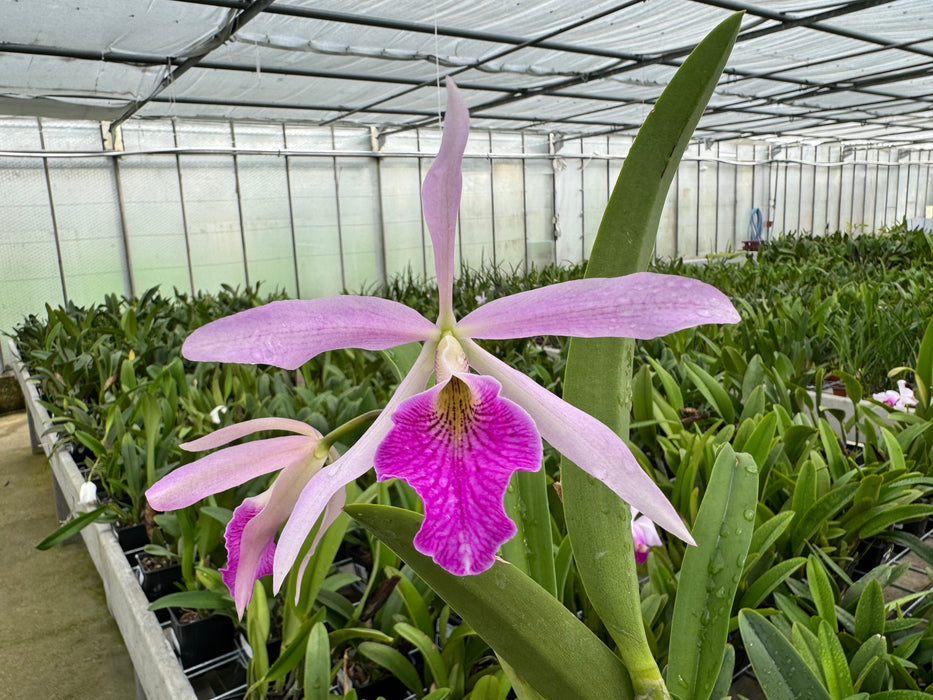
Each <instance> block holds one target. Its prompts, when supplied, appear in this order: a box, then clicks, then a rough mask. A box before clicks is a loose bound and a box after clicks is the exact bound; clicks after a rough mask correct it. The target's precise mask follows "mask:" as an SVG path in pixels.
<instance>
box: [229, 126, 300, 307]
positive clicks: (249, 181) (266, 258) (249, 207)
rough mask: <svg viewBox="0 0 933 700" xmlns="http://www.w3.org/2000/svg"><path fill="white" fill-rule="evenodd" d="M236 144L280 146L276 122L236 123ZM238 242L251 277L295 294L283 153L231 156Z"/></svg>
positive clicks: (282, 135) (291, 238)
mask: <svg viewBox="0 0 933 700" xmlns="http://www.w3.org/2000/svg"><path fill="white" fill-rule="evenodd" d="M233 135H234V140H235V143H236V146H237V147H238V148H245V149H250V148H284V147H285V142H284V134H283V132H282V127H281V126H280V125H277V124H252V123H247V124H237V125H235V128H234V134H233ZM234 164H235V166H236V182H237V187H238V190H239V195H240V196H239V204H240V216H241V219H242V222H243V223H242V225H243V245H244V248H245V250H246V261H247V274H248V276H249V279H250V281H251V282H253V281H258V280H275V286H277V287H279V288H281V289H283V290H284V291H286V292H288V294H289V295H290V296H296V295H297V293H298V289H297V283H298V282H297V275H296V271H295V249H294V246H295V241H294V237H293V232H292V211H291V201H290V199H289V192H288V171H287V168H286V163H285V161H284V159H282V158H280V157H278V156H274V155H268V156H267V155H248V154H247V155H238V156H236V159H235V162H234Z"/></svg>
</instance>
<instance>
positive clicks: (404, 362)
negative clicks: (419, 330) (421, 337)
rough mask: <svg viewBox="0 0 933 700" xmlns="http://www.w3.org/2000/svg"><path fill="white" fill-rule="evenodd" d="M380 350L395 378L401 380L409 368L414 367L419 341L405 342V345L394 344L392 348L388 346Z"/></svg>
mask: <svg viewBox="0 0 933 700" xmlns="http://www.w3.org/2000/svg"><path fill="white" fill-rule="evenodd" d="M381 352H382V356H383V357H384V358H385V360H386V362H388V363H389V367H391V368H392V372H393V373H394V374H395V378H396V379H398V380H399V381H402V380H403V379H404V378H405V377H406V376H407V375H408V372H409V371H410V370H411V368H412V367H414V365H415V360H417V359H418V355H420V354H421V343H418V342H415V343H406V344H405V345H396V346H395V347H394V348H388V349H387V350H382V351H381Z"/></svg>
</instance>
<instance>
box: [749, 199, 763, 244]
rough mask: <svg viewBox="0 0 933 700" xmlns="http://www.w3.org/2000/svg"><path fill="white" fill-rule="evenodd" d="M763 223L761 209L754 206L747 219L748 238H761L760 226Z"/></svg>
mask: <svg viewBox="0 0 933 700" xmlns="http://www.w3.org/2000/svg"><path fill="white" fill-rule="evenodd" d="M763 224H764V218H763V217H762V215H761V209H759V208H758V207H755V208H754V209H752V214H751V216H750V217H749V219H748V238H749V240H752V241H760V240H761V227H762V225H763Z"/></svg>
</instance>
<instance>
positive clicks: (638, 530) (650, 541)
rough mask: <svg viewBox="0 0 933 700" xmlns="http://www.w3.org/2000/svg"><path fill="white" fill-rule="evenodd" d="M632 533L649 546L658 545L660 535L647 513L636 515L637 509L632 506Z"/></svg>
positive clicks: (659, 544)
mask: <svg viewBox="0 0 933 700" xmlns="http://www.w3.org/2000/svg"><path fill="white" fill-rule="evenodd" d="M632 535H633V536H635V537H636V539H640V540H641V542H643V543H645V544H647V545H648V546H649V547H660V546H661V536H660V535H659V534H658V530H657V528H655V526H654V523H653V522H651V518H649V517H648V516H647V515H641V516H639V515H638V509H637V508H635V507H634V506H632Z"/></svg>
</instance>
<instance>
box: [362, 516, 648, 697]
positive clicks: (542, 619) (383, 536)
mask: <svg viewBox="0 0 933 700" xmlns="http://www.w3.org/2000/svg"><path fill="white" fill-rule="evenodd" d="M346 512H347V513H349V514H350V515H351V516H352V517H353V518H354V519H356V520H357V521H358V522H359V523H360V524H362V525H363V526H364V527H365V528H366V529H367V530H369V531H370V532H371V533H372V534H373V535H375V536H376V537H378V538H379V539H380V540H382V541H383V542H385V543H386V544H387V545H389V547H391V548H392V550H393V551H395V552H396V554H398V555H399V556H400V557H401V558H402V559H404V560H405V562H406V563H407V564H408V565H409V566H410V567H411V568H412V569H414V571H415V572H416V573H417V574H418V575H419V576H420V577H421V578H422V579H423V580H424V581H425V583H427V584H428V585H429V586H431V588H433V589H434V590H435V591H436V592H437V594H438V595H440V596H441V597H442V598H443V599H444V600H446V601H447V603H448V604H449V605H450V607H451V608H453V609H454V610H456V611H457V613H458V614H459V615H460V616H461V617H462V618H463V619H464V620H465V621H466V623H467V624H469V625H470V627H472V628H473V629H474V630H476V632H477V634H479V635H480V636H481V637H482V638H483V639H484V640H485V641H486V642H487V643H488V644H489V645H490V646H492V648H493V649H494V650H495V651H496V653H498V654H499V655H501V656H502V658H503V659H505V660H506V661H507V662H508V663H509V664H510V665H511V666H512V667H513V668H514V669H515V670H516V671H517V672H518V673H519V674H520V675H521V676H522V677H523V678H525V679H526V680H527V681H528V682H529V683H530V684H531V685H532V686H533V687H534V688H535V689H536V690H538V691H539V692H540V693H541V694H542V695H543V696H544V697H546V698H548V699H549V700H563V699H564V698H577V699H579V700H587V699H589V698H592V700H602V699H605V698H610V697H612V698H616V697H619V698H624V697H630V696H626V695H625V694H620V692H619V688H623V687H625V685H626V683H627V679H626V675H625V669H624V667H623V666H622V663H621V661H620V660H619V658H618V657H617V656H616V655H615V654H613V653H612V652H611V651H610V650H609V649H608V648H607V647H606V646H605V645H604V644H603V643H602V642H600V641H599V639H598V638H597V637H596V636H595V635H594V634H593V633H592V632H591V631H590V630H589V629H587V627H586V626H585V625H584V624H583V623H582V622H580V621H579V620H578V619H577V618H576V616H575V615H574V614H573V613H571V612H570V611H569V610H567V608H565V607H564V606H563V605H561V604H560V603H559V602H558V601H557V599H556V598H554V597H553V596H551V595H549V594H548V593H546V592H545V591H544V590H543V589H542V588H540V587H539V586H538V585H537V584H535V583H534V582H533V581H532V580H531V579H530V578H528V577H527V576H525V575H524V574H523V573H521V572H520V571H518V570H517V569H516V568H515V567H514V566H512V565H510V564H508V563H506V562H503V561H497V562H496V563H495V564H494V565H493V566H492V568H491V569H489V570H488V571H485V572H484V573H482V574H478V575H476V576H465V577H458V576H454V575H452V574H450V573H448V572H447V571H444V570H443V569H441V568H440V567H439V566H437V565H436V564H435V563H434V562H433V561H431V559H429V558H428V557H425V556H424V555H422V554H420V553H418V552H417V551H416V550H415V548H414V545H413V544H412V540H413V538H414V536H415V534H416V533H417V531H418V528H419V527H420V526H421V516H419V515H417V514H415V513H411V512H408V511H404V510H400V509H398V508H390V507H387V506H377V505H359V504H355V505H349V506H347V507H346ZM639 624H640V613H639Z"/></svg>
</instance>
